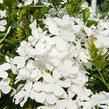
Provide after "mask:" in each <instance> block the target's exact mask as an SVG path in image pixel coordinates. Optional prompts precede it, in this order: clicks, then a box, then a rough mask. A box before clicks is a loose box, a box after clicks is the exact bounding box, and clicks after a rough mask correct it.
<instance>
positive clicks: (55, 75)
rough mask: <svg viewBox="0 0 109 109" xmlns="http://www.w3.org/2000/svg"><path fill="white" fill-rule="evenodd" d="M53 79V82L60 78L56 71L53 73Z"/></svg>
mask: <svg viewBox="0 0 109 109" xmlns="http://www.w3.org/2000/svg"><path fill="white" fill-rule="evenodd" d="M53 78H54V79H55V80H59V78H61V75H60V72H59V71H58V70H54V71H53Z"/></svg>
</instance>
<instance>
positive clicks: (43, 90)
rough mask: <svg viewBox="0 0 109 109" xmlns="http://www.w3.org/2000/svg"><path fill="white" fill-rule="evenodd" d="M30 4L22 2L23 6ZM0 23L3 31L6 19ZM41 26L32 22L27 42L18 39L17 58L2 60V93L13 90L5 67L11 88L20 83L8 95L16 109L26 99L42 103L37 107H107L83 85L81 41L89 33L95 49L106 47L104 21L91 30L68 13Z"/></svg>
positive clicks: (106, 98) (104, 96)
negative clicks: (13, 77)
mask: <svg viewBox="0 0 109 109" xmlns="http://www.w3.org/2000/svg"><path fill="white" fill-rule="evenodd" d="M32 2H33V0H26V1H25V2H24V5H25V6H26V5H30V4H31V3H32ZM37 2H38V0H34V4H36V3H37ZM0 3H1V1H0ZM21 5H22V4H19V6H21ZM5 16H6V11H0V19H1V18H4V17H5ZM0 22H1V23H0V28H2V29H0V31H2V30H3V31H4V30H5V29H3V28H5V27H4V24H5V23H4V22H6V21H5V20H1V21H0ZM43 22H44V27H43V29H42V28H41V27H39V26H38V25H37V22H36V20H34V21H33V22H32V23H31V24H30V25H29V27H30V29H31V35H30V36H29V37H28V41H22V42H21V43H20V47H19V48H18V49H17V53H18V56H15V57H14V58H9V57H8V56H6V61H7V62H6V63H4V64H2V65H0V79H1V81H0V90H1V91H2V92H3V93H4V94H7V93H9V92H10V91H11V89H12V90H13V88H12V87H11V86H10V85H9V84H10V79H9V77H8V73H7V72H8V70H10V69H11V70H12V72H13V74H14V75H16V78H15V81H14V84H17V83H18V82H21V81H23V82H22V83H20V84H19V85H18V87H17V89H14V90H13V91H12V96H13V102H14V103H15V104H20V106H21V107H23V106H24V104H25V103H26V102H27V100H28V98H31V99H32V100H35V101H36V102H38V103H41V104H43V105H44V106H40V107H38V109H71V107H73V109H92V108H94V107H95V106H98V107H101V108H104V109H108V108H109V94H108V93H106V92H101V93H100V94H95V95H94V94H93V93H92V91H91V90H90V89H87V88H86V87H85V84H86V82H87V81H88V76H87V75H86V74H87V73H88V72H87V71H86V70H85V68H84V66H83V65H84V64H87V65H88V59H90V55H89V53H88V49H87V47H88V45H87V40H90V39H91V35H93V36H94V37H95V38H96V40H95V44H96V46H97V47H98V48H100V47H104V48H108V47H109V43H108V42H109V37H108V27H109V26H108V24H109V22H104V21H102V20H99V22H98V26H97V27H95V26H92V27H90V28H88V27H87V26H86V25H85V24H84V23H83V21H82V20H81V19H79V18H74V17H70V16H69V15H64V16H63V17H62V18H59V17H54V18H52V17H50V16H48V17H47V18H46V19H43Z"/></svg>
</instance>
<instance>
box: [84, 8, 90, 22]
mask: <svg viewBox="0 0 109 109" xmlns="http://www.w3.org/2000/svg"><path fill="white" fill-rule="evenodd" d="M89 17H90V10H89V8H86V9H84V10H83V21H84V23H86V22H87V20H88V18H89Z"/></svg>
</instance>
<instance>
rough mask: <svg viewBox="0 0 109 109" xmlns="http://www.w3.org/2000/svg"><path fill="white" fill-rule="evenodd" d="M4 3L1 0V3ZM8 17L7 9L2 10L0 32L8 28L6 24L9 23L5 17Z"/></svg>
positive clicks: (0, 13)
mask: <svg viewBox="0 0 109 109" xmlns="http://www.w3.org/2000/svg"><path fill="white" fill-rule="evenodd" d="M2 3H3V0H0V4H2ZM5 17H6V10H0V32H3V31H5V29H6V27H5V26H6V25H7V21H6V20H5V19H3V18H5Z"/></svg>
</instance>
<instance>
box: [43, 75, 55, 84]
mask: <svg viewBox="0 0 109 109" xmlns="http://www.w3.org/2000/svg"><path fill="white" fill-rule="evenodd" d="M43 79H44V81H45V82H47V83H51V82H53V81H54V80H53V78H52V76H51V75H50V74H48V73H45V74H44V75H43Z"/></svg>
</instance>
